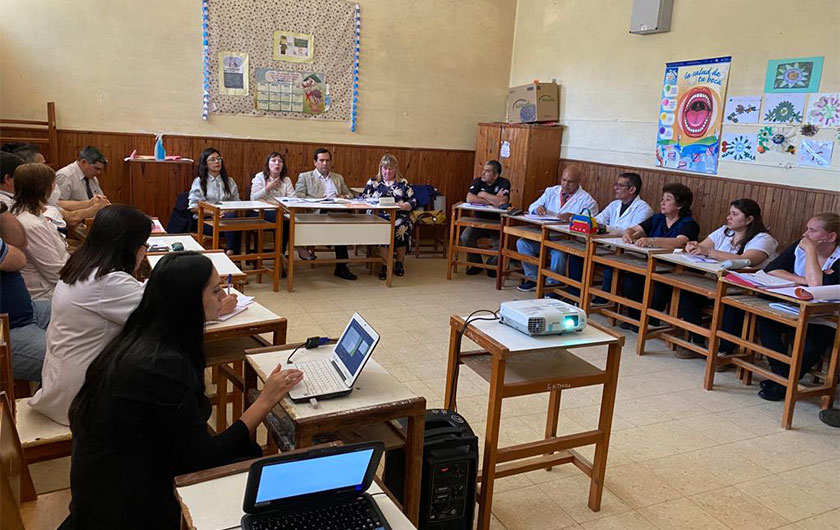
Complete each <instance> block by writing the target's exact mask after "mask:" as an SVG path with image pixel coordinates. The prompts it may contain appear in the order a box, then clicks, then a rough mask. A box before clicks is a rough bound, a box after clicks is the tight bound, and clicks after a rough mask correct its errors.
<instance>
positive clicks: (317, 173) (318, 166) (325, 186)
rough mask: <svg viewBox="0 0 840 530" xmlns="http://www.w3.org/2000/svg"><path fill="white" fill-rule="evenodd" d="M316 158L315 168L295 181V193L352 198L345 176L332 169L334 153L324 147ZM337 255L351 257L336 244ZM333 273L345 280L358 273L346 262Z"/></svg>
mask: <svg viewBox="0 0 840 530" xmlns="http://www.w3.org/2000/svg"><path fill="white" fill-rule="evenodd" d="M314 160H315V169H313V170H312V171H306V172H304V173H301V174H300V175H298V180H297V183H295V195H297V196H298V197H301V198H304V197H313V198H319V199H335V198H336V197H343V198H350V197H352V196H353V192H351V191H350V188H348V187H347V184H345V183H344V177H342V176H341V175H339V174H338V173H335V172H331V171H330V166H331V165H332V154H330V152H329V151H328V150H326V149H324V148H323V147H322V148H319V149H316V150H315V157H314ZM335 257H336V259H347V258H348V257H349V254H348V253H347V246H346V245H335ZM313 259H314V258H313ZM333 274H335V275H336V276H338V277H339V278H342V279H345V280H355V279H356V275H355V274H353V273H352V272H350V269H349V268H347V264H346V263H336V264H335V272H333Z"/></svg>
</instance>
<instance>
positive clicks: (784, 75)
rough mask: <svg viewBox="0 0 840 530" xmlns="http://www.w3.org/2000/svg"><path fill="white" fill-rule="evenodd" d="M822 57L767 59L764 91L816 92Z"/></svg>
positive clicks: (818, 87)
mask: <svg viewBox="0 0 840 530" xmlns="http://www.w3.org/2000/svg"><path fill="white" fill-rule="evenodd" d="M822 67H823V58H822V57H800V58H798V59H776V60H773V61H767V74H766V76H765V79H764V91H765V92H771V93H772V92H786V93H790V92H816V91H818V90H819V89H820V77H822Z"/></svg>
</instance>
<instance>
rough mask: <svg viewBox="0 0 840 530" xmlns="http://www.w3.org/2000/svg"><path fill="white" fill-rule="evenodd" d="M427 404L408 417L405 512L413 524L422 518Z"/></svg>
mask: <svg viewBox="0 0 840 530" xmlns="http://www.w3.org/2000/svg"><path fill="white" fill-rule="evenodd" d="M425 425H426V410H425V405H423V408H422V409H421V410H418V411H417V413H415V414H413V415H411V416H409V417H408V429H407V430H406V446H405V479H404V482H403V492H405V495H404V496H403V513H405V515H406V517H408V518H409V519H410V520H411V522H412V524H414V525H417V524H418V523H419V519H420V480H421V477H422V474H423V439H424V436H425V431H426V428H425Z"/></svg>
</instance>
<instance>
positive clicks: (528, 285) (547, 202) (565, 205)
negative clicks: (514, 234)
mask: <svg viewBox="0 0 840 530" xmlns="http://www.w3.org/2000/svg"><path fill="white" fill-rule="evenodd" d="M582 178H583V175H582V173H581V171H580V169H578V167H577V166H567V167H566V168H565V169H564V170H563V173H562V175H561V176H560V185H559V186H551V187H550V188H546V190H545V191H544V192H543V194H542V195H541V196H540V198H539V199H537V200H536V201H534V203H533V204H531V206H529V207H528V213H531V214H534V215H540V216H547V217H557V218H558V219H559V220H561V221H563V222H564V223H568V222H569V221H570V220H571V218H572V216H573V215H577V214H580V213H587V211H588V213H589V214H590V215H595V214H597V213H598V203H597V202H595V199H593V198H592V196H591V195H589V193H587V192H586V190H584V189H583V188H581V187H580V181H581V179H582ZM516 250H517V251H518V252H519V253H520V254H525V255H526V256H539V254H540V244H539V243H538V242H536V241H531V240H530V239H524V238H520V239H519V240H517V241H516ZM565 262H566V255H565V254H564V253H563V252H560V251H559V250H552V251H551V271H552V272H559V271H560V270H562V269H564V266H565ZM522 269H523V271H524V274H525V278H524V279H523V280H522V283H520V284H519V286H518V287H517V290H519V291H533V290H534V289H536V287H537V284H536V281H535V280H536V279H537V267H536V266H535V265H531V264H530V263H526V262H524V261H523V262H522ZM548 283H549V284H553V283H556V282H555V281H554V280H551V279H550V280H548Z"/></svg>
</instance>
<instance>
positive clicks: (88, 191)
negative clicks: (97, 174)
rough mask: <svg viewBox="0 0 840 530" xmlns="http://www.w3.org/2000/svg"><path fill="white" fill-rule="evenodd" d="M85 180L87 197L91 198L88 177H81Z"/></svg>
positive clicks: (91, 192)
mask: <svg viewBox="0 0 840 530" xmlns="http://www.w3.org/2000/svg"><path fill="white" fill-rule="evenodd" d="M82 180H84V181H85V192H87V196H88V199H92V198H93V191H92V190H91V189H90V179H87V178H85V179H82Z"/></svg>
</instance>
